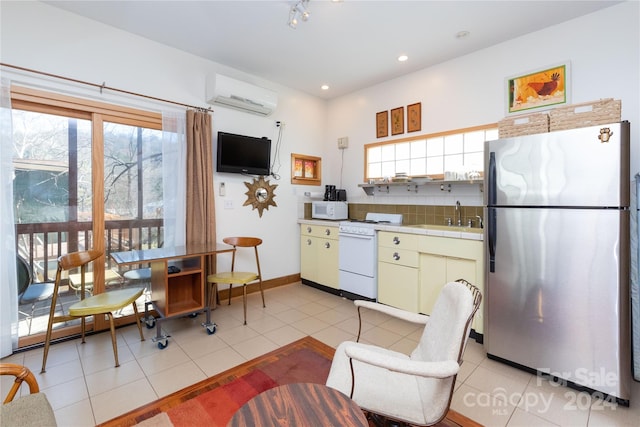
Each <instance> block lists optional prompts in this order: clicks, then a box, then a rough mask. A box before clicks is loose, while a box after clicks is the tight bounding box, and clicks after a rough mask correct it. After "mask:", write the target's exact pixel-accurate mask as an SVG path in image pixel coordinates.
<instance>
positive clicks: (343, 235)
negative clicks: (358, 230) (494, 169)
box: [338, 233, 375, 240]
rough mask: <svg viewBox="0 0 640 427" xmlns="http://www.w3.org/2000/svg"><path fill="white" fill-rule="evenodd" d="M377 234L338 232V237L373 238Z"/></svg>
mask: <svg viewBox="0 0 640 427" xmlns="http://www.w3.org/2000/svg"><path fill="white" fill-rule="evenodd" d="M374 237H375V236H372V235H362V234H344V233H342V234H338V238H339V239H341V238H345V239H367V240H371V239H373V238H374Z"/></svg>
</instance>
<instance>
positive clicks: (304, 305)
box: [2, 283, 640, 427]
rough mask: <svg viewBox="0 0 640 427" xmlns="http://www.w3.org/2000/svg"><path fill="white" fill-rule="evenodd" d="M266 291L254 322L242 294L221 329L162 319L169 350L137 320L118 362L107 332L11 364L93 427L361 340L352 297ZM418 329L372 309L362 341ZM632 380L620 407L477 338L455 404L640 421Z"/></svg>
mask: <svg viewBox="0 0 640 427" xmlns="http://www.w3.org/2000/svg"><path fill="white" fill-rule="evenodd" d="M265 298H266V303H267V307H266V308H264V309H263V308H262V306H261V301H260V296H259V294H252V295H250V296H249V309H248V325H247V326H243V325H242V300H241V299H239V298H236V299H234V300H232V303H231V305H230V306H227V305H222V306H220V307H219V308H218V309H217V310H215V311H213V312H212V317H213V320H214V321H215V322H216V323H217V325H218V330H217V332H216V333H215V334H214V335H207V333H206V331H205V330H204V328H202V327H201V326H200V323H201V322H202V321H203V315H200V316H198V317H197V318H195V319H194V318H188V317H185V318H177V319H171V320H168V321H165V322H163V329H164V330H165V331H166V332H167V333H169V334H170V335H171V337H170V339H169V345H168V346H167V348H166V349H164V350H160V349H158V347H157V345H156V344H154V343H153V342H152V341H151V338H152V337H153V336H154V335H155V329H146V328H145V329H144V331H145V336H146V337H147V340H146V341H144V342H141V341H140V338H139V335H138V331H137V328H136V327H135V325H133V326H128V327H125V328H121V329H119V330H118V354H119V357H120V363H121V366H120V367H119V368H114V366H113V352H112V349H111V341H110V335H109V334H108V333H102V334H98V335H94V336H90V337H88V338H87V342H86V344H84V345H83V344H81V343H80V340H73V341H68V342H64V343H60V344H56V345H54V346H52V347H51V349H50V351H49V360H48V362H47V372H46V373H45V374H40V373H39V372H40V367H41V364H42V349H35V350H31V351H28V352H21V353H17V354H14V355H12V356H9V357H6V358H4V359H3V360H2V361H3V362H11V363H19V364H23V365H26V366H28V367H29V368H30V369H31V370H32V371H33V372H34V374H36V377H37V380H38V382H39V384H40V387H41V390H42V391H44V392H45V393H46V394H47V397H48V398H49V401H50V402H51V404H52V406H53V408H54V410H55V414H56V418H57V421H58V425H60V426H65V427H66V426H93V425H95V424H98V423H101V422H104V421H107V420H109V419H111V418H114V417H116V416H118V415H120V414H123V413H125V412H127V411H130V410H132V409H135V408H137V407H139V406H141V405H144V404H146V403H149V402H152V401H154V400H156V399H158V398H160V397H163V396H166V395H168V394H170V393H172V392H174V391H176V390H179V389H181V388H183V387H186V386H188V385H190V384H193V383H195V382H197V381H200V380H203V379H205V378H207V377H210V376H213V375H215V374H217V373H219V372H222V371H224V370H226V369H228V368H230V367H233V366H236V365H238V364H240V363H242V362H244V361H246V360H250V359H252V358H254V357H257V356H260V355H261V354H264V353H267V352H269V351H271V350H274V349H276V348H278V347H280V346H282V345H285V344H287V343H289V342H292V341H294V340H297V339H299V338H302V337H304V336H306V335H311V336H313V337H314V338H316V339H318V340H320V341H323V342H325V343H326V344H328V345H330V346H333V347H337V345H338V344H339V343H340V342H342V341H344V340H352V339H354V338H355V334H356V333H357V314H356V309H355V307H354V305H353V303H352V302H351V301H349V300H346V299H343V298H340V297H337V296H334V295H331V294H328V293H326V292H322V291H319V290H317V289H314V288H311V287H308V286H305V285H302V284H300V283H297V284H292V285H287V286H283V287H279V288H275V289H270V290H267V291H266V292H265ZM419 335H420V330H419V329H417V328H416V327H415V326H413V325H411V324H407V323H405V322H402V321H398V320H395V319H391V318H389V317H387V316H385V315H381V314H377V313H375V314H374V313H372V312H369V313H368V315H366V317H365V322H364V325H363V337H362V341H363V342H369V343H372V344H377V345H381V346H385V347H389V348H392V349H395V350H397V351H402V352H407V353H408V352H410V351H411V350H412V349H413V348H414V347H415V345H416V343H417V341H418V339H419ZM3 381H4V380H3ZM632 384H633V389H632V397H631V407H630V408H624V407H619V406H611V405H609V404H606V403H603V402H602V401H601V400H597V399H593V398H591V397H590V396H589V395H587V394H584V393H578V392H576V391H574V390H572V389H568V388H565V387H561V386H557V385H553V384H550V383H549V382H547V381H545V380H541V379H539V378H538V377H536V376H535V375H531V374H529V373H526V372H523V371H520V370H517V369H514V368H511V367H509V366H506V365H504V364H501V363H498V362H495V361H492V360H489V359H487V357H486V353H485V351H484V349H483V347H482V345H480V344H478V343H476V342H475V341H474V340H470V341H469V343H468V345H467V349H466V352H465V355H464V363H463V364H462V367H461V371H460V374H459V375H458V380H457V383H456V391H455V393H454V397H453V402H452V408H453V409H454V410H456V411H458V412H460V413H462V414H464V415H466V416H468V417H470V418H472V419H474V420H476V421H478V422H480V423H482V424H484V425H487V426H509V427H516V426H582V427H586V426H623V425H624V426H638V425H640V383H637V382H633V383H632ZM5 387H7V384H6V383H5V382H3V383H2V388H3V390H6V388H5ZM23 392H25V391H24V390H23Z"/></svg>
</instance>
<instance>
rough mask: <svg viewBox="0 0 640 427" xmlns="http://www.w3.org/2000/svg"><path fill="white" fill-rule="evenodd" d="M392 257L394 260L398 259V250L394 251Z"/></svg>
mask: <svg viewBox="0 0 640 427" xmlns="http://www.w3.org/2000/svg"><path fill="white" fill-rule="evenodd" d="M393 259H395V260H396V261H398V260H400V254H399V253H398V252H394V253H393Z"/></svg>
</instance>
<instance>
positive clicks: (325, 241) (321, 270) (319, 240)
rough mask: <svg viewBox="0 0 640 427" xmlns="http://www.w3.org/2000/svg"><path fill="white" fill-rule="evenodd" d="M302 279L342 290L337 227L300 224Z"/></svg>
mask: <svg viewBox="0 0 640 427" xmlns="http://www.w3.org/2000/svg"><path fill="white" fill-rule="evenodd" d="M300 277H301V278H302V279H303V280H308V281H311V282H313V283H316V284H319V285H324V286H327V287H330V288H333V289H339V288H340V280H339V273H338V227H337V226H336V227H333V226H326V225H321V224H318V225H311V224H300Z"/></svg>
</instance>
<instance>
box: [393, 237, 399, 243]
mask: <svg viewBox="0 0 640 427" xmlns="http://www.w3.org/2000/svg"><path fill="white" fill-rule="evenodd" d="M393 244H394V245H399V244H400V239H399V238H398V236H394V237H393Z"/></svg>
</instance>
